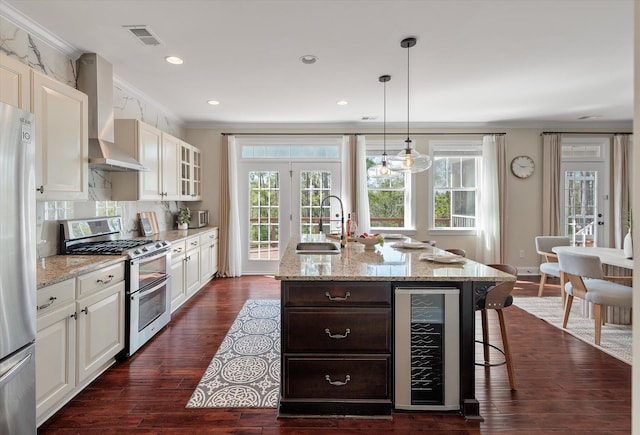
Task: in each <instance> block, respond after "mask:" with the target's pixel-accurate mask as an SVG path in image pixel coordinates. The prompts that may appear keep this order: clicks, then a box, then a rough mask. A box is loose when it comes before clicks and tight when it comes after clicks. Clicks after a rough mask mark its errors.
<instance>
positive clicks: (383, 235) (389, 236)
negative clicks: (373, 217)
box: [382, 233, 404, 240]
mask: <svg viewBox="0 0 640 435" xmlns="http://www.w3.org/2000/svg"><path fill="white" fill-rule="evenodd" d="M382 237H384V238H385V239H389V240H391V239H404V235H403V234H384V233H383V234H382Z"/></svg>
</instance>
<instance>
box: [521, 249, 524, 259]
mask: <svg viewBox="0 0 640 435" xmlns="http://www.w3.org/2000/svg"><path fill="white" fill-rule="evenodd" d="M520 258H524V249H521V250H520Z"/></svg>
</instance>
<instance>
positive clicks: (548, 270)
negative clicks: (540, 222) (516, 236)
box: [535, 236, 571, 306]
mask: <svg viewBox="0 0 640 435" xmlns="http://www.w3.org/2000/svg"><path fill="white" fill-rule="evenodd" d="M535 240H536V251H537V252H538V254H540V255H542V256H543V257H544V262H543V263H541V264H540V286H539V287H538V297H542V294H543V293H544V286H545V285H546V284H547V277H548V276H549V275H551V276H554V277H556V278H560V295H561V296H562V305H563V306H564V304H565V302H566V296H565V292H564V283H565V279H564V276H562V274H561V273H560V266H559V265H558V256H557V255H556V254H555V253H554V252H553V251H552V250H551V249H552V248H554V247H556V246H569V245H571V239H569V237H563V236H537V237H536V239H535Z"/></svg>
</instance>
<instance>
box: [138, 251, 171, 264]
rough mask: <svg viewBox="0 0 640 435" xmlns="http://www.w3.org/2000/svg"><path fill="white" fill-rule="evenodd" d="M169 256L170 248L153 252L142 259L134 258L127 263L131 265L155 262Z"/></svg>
mask: <svg viewBox="0 0 640 435" xmlns="http://www.w3.org/2000/svg"><path fill="white" fill-rule="evenodd" d="M169 254H171V248H167V249H163V250H161V251H156V252H153V253H151V254H147V255H143V256H142V257H138V258H134V259H132V260H129V261H130V262H131V264H138V263H146V262H147V261H152V260H155V259H156V258H161V257H166V256H167V255H169Z"/></svg>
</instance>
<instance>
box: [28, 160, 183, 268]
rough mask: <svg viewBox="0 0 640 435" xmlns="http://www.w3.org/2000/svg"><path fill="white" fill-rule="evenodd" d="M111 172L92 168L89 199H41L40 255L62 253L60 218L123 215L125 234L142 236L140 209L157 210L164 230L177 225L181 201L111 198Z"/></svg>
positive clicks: (38, 212)
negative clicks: (140, 231)
mask: <svg viewBox="0 0 640 435" xmlns="http://www.w3.org/2000/svg"><path fill="white" fill-rule="evenodd" d="M111 174H112V173H111V172H103V171H100V170H96V169H91V170H90V174H89V200H88V201H37V202H36V246H37V252H38V257H49V256H52V255H56V254H58V249H59V246H58V244H59V243H58V238H59V234H60V233H59V231H60V230H59V222H58V221H59V220H64V219H81V218H88V217H95V216H103V215H105V214H106V213H108V214H110V215H112V214H116V215H119V216H122V223H123V228H124V231H123V232H122V237H125V238H131V237H138V236H139V233H138V213H140V212H155V214H156V218H157V220H158V227H159V228H160V231H166V230H170V229H174V228H175V215H176V214H177V212H178V209H179V207H180V206H182V204H181V203H179V202H177V201H117V202H115V201H111Z"/></svg>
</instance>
